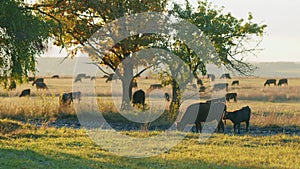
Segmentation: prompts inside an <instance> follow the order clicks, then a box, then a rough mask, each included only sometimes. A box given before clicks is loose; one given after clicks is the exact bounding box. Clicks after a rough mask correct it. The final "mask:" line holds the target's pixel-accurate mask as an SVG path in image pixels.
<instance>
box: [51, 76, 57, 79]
mask: <svg viewBox="0 0 300 169" xmlns="http://www.w3.org/2000/svg"><path fill="white" fill-rule="evenodd" d="M51 78H53V79H55V78H56V79H58V78H59V75H53V76H51Z"/></svg>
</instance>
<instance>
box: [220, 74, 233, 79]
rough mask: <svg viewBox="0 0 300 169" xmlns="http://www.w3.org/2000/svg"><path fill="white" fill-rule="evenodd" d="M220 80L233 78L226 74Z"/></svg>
mask: <svg viewBox="0 0 300 169" xmlns="http://www.w3.org/2000/svg"><path fill="white" fill-rule="evenodd" d="M220 79H231V77H230V74H229V73H224V74H222V75H221V77H220Z"/></svg>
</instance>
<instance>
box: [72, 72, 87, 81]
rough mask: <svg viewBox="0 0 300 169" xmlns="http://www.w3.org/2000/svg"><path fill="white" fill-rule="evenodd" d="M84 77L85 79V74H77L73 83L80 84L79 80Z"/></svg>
mask: <svg viewBox="0 0 300 169" xmlns="http://www.w3.org/2000/svg"><path fill="white" fill-rule="evenodd" d="M85 77H86V74H85V73H79V74H77V76H76V78H75V80H74V82H81V79H82V78H85Z"/></svg>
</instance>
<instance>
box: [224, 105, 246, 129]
mask: <svg viewBox="0 0 300 169" xmlns="http://www.w3.org/2000/svg"><path fill="white" fill-rule="evenodd" d="M250 116H251V109H250V107H249V106H246V107H243V108H241V109H240V110H236V111H233V112H226V113H225V115H224V117H223V120H225V125H226V119H230V120H231V122H232V123H233V129H234V133H236V129H237V130H238V132H237V133H238V134H240V125H241V122H246V131H248V129H249V121H250Z"/></svg>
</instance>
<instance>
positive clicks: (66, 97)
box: [59, 91, 81, 106]
mask: <svg viewBox="0 0 300 169" xmlns="http://www.w3.org/2000/svg"><path fill="white" fill-rule="evenodd" d="M80 99H81V92H80V91H77V92H70V93H63V94H62V95H61V96H60V97H59V103H60V105H63V106H67V105H70V104H71V103H72V102H73V101H74V100H78V101H80Z"/></svg>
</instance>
